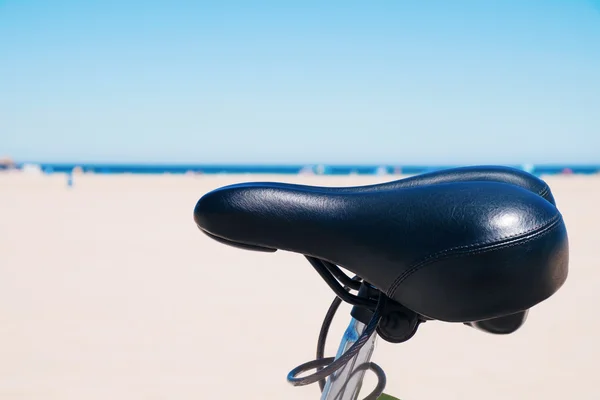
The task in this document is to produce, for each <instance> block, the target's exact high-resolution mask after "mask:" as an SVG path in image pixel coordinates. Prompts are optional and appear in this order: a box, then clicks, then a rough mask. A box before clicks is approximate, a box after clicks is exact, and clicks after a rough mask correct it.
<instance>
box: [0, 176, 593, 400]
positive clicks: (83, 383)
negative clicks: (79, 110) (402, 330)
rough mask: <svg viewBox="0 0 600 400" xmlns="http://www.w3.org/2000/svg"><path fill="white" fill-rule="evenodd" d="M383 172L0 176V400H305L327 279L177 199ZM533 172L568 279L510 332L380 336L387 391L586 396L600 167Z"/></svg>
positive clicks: (429, 395) (428, 330) (446, 329)
mask: <svg viewBox="0 0 600 400" xmlns="http://www.w3.org/2000/svg"><path fill="white" fill-rule="evenodd" d="M389 179H392V178H390V177H364V176H354V177H308V176H304V177H299V176H254V175H248V176H243V175H237V176H167V175H166V176H127V175H123V176H102V175H82V176H76V177H75V186H74V187H73V188H71V189H68V188H67V187H66V178H65V176H63V175H53V176H35V175H24V174H16V173H13V174H7V173H4V174H0V399H44V400H50V399H78V400H81V399H86V400H91V399H102V400H106V399H109V398H110V399H128V400H134V399H217V398H218V399H239V398H248V399H290V400H293V399H318V398H319V391H318V386H317V385H311V386H308V387H302V388H294V387H292V386H291V385H289V384H288V383H287V382H286V380H285V377H286V375H287V373H288V371H289V370H291V369H292V368H294V367H295V366H296V365H298V364H300V363H302V362H305V361H308V360H311V359H313V358H314V352H315V345H316V339H317V334H318V330H319V327H320V324H321V321H322V318H323V315H324V313H325V311H326V309H327V307H328V305H329V303H330V301H331V299H332V297H333V295H332V293H331V291H330V289H329V288H328V287H327V286H326V285H325V283H324V282H323V281H322V280H321V279H320V278H319V277H318V276H317V274H316V273H315V272H314V270H312V268H311V267H310V265H309V264H308V263H307V262H306V261H305V260H304V258H303V257H301V256H299V255H296V254H292V253H285V252H277V253H275V254H266V253H255V252H248V251H243V250H239V249H234V248H230V247H228V246H224V245H222V244H219V243H216V242H214V241H212V240H210V239H209V238H207V237H206V236H204V235H203V234H201V233H200V232H199V231H198V230H197V228H196V226H195V225H194V222H193V219H192V210H193V207H194V205H195V203H196V201H197V199H198V198H199V197H200V196H201V195H202V194H203V193H205V192H207V191H209V190H211V189H213V188H216V187H219V186H221V185H224V184H228V183H232V182H240V181H253V180H283V181H290V182H292V181H293V182H305V183H309V184H319V185H331V186H340V185H355V184H365V183H372V182H376V181H385V180H389ZM545 179H546V180H547V181H548V183H549V184H550V186H551V187H552V190H553V192H554V194H555V197H556V199H557V202H558V205H559V208H560V209H561V211H562V213H563V215H564V218H565V220H566V223H567V228H568V231H569V236H570V243H571V244H570V246H571V258H570V260H571V261H570V268H571V270H570V275H569V278H568V280H567V283H566V284H565V286H563V288H561V290H560V291H559V292H558V293H557V294H556V295H555V296H553V297H552V298H550V299H549V300H547V301H546V302H544V303H542V304H540V305H538V306H536V307H535V308H534V309H533V310H532V311H531V312H530V315H529V319H528V321H527V323H526V325H525V326H524V327H523V328H522V329H521V330H519V331H518V332H517V333H515V334H513V335H510V336H493V335H489V334H485V333H482V332H480V331H476V330H474V329H470V328H468V327H465V326H463V325H460V324H448V323H441V322H428V323H426V324H425V325H423V326H422V327H421V328H420V330H419V332H418V333H417V335H416V336H415V337H414V338H413V339H412V340H411V341H409V342H407V343H404V344H399V345H392V344H389V343H386V342H383V341H381V340H380V341H379V342H378V347H377V350H376V353H375V357H374V361H376V362H377V363H378V364H379V365H381V366H382V367H383V368H384V370H385V371H386V373H387V377H388V386H387V390H386V391H387V392H389V393H391V394H393V395H395V396H397V397H400V398H401V399H403V400H408V399H410V400H417V399H422V400H426V399H427V400H428V399H444V400H450V399H461V400H468V399H482V398H483V399H489V400H493V399H503V400H504V399H513V400H516V399H545V400H551V399H557V400H558V399H560V400H564V399H566V398H569V399H597V398H598V389H597V386H598V376H599V375H598V362H599V361H600V346H598V344H597V341H598V339H597V338H598V337H600V322H599V321H598V316H599V312H598V306H599V305H600V290H598V287H600V270H599V269H598V261H597V258H596V250H597V248H598V247H597V246H598V239H597V232H596V227H597V226H598V225H600V213H599V212H598V205H599V204H600V177H596V176H590V177H584V176H569V177H567V176H560V177H559V176H556V177H545ZM348 311H349V307H348V306H344V307H342V308H341V309H340V313H339V314H338V317H337V318H336V320H335V321H334V327H333V329H332V333H331V336H330V337H331V338H332V339H331V340H330V342H329V345H328V346H329V347H328V353H329V355H332V354H334V352H335V349H336V348H337V345H338V340H339V337H340V334H341V333H342V332H343V330H344V328H345V326H346V324H347V322H348ZM373 382H374V380H373V379H372V378H371V377H369V378H368V379H367V380H366V382H365V392H364V393H363V394H366V390H367V389H370V388H371V387H373V386H372V385H373Z"/></svg>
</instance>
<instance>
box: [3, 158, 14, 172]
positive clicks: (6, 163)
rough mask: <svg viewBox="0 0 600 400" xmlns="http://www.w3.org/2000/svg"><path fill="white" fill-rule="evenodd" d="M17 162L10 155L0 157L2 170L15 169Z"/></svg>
mask: <svg viewBox="0 0 600 400" xmlns="http://www.w3.org/2000/svg"><path fill="white" fill-rule="evenodd" d="M16 167H17V164H16V163H15V161H14V160H13V159H12V158H10V157H0V170H9V169H15V168H16Z"/></svg>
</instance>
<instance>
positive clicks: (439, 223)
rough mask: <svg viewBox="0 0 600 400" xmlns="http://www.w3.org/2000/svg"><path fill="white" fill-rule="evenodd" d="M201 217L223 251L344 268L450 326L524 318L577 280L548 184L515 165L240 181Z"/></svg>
mask: <svg viewBox="0 0 600 400" xmlns="http://www.w3.org/2000/svg"><path fill="white" fill-rule="evenodd" d="M194 220H195V222H196V224H197V226H198V227H199V228H200V230H201V231H202V232H204V233H205V234H207V235H208V236H210V237H211V238H213V239H215V240H218V241H220V242H222V243H226V244H229V245H232V246H236V247H241V248H246V249H253V250H262V251H276V250H278V249H280V250H285V251H291V252H296V253H301V254H304V255H309V256H312V257H315V258H319V259H323V260H326V261H329V262H331V263H334V264H337V265H340V266H342V267H343V268H345V269H347V270H349V271H352V272H353V273H355V274H356V275H358V276H360V277H362V278H363V279H364V280H365V281H367V282H369V283H370V284H372V285H373V286H375V287H376V288H377V289H379V290H380V291H382V292H383V293H385V294H386V295H387V296H388V297H389V298H390V299H392V300H395V301H396V302H398V303H400V304H402V305H403V306H405V307H407V308H409V309H411V310H412V311H414V312H416V313H417V314H420V315H422V316H424V317H426V318H431V319H436V320H441V321H447V322H473V321H482V320H490V319H494V318H504V317H507V316H511V315H514V314H516V313H522V312H524V310H528V309H529V308H531V307H532V306H534V305H536V304H538V303H540V302H541V301H543V300H545V299H546V298H548V297H550V296H551V295H552V294H554V293H555V292H556V291H557V290H558V289H559V288H560V287H561V286H562V284H563V283H564V282H565V280H566V277H567V274H568V238H567V232H566V228H565V224H564V221H563V219H562V216H561V214H560V212H559V211H558V209H557V208H556V207H555V204H554V198H553V196H552V194H551V192H550V190H549V188H548V186H547V185H546V183H545V182H543V181H542V180H540V179H538V178H536V177H535V176H533V175H530V174H528V173H526V172H523V171H520V170H517V169H513V168H507V167H494V166H489V167H465V168H455V169H448V170H443V171H438V172H433V173H428V174H423V175H418V176H414V177H410V178H406V179H401V180H397V181H394V182H388V183H383V184H377V185H368V186H359V187H341V188H331V187H329V188H325V187H316V186H304V185H296V184H283V183H268V182H255V183H243V184H234V185H229V186H225V187H222V188H219V189H216V190H214V191H211V192H209V193H207V194H205V195H204V196H202V197H201V198H200V200H199V201H198V203H197V204H196V207H195V210H194Z"/></svg>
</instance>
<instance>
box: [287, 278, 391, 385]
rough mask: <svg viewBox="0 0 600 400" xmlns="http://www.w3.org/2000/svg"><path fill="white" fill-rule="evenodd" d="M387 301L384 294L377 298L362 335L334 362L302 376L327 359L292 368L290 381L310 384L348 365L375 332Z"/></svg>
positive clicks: (296, 383)
mask: <svg viewBox="0 0 600 400" xmlns="http://www.w3.org/2000/svg"><path fill="white" fill-rule="evenodd" d="M342 290H344V289H342ZM386 302H387V298H386V297H385V296H384V295H383V294H379V299H378V300H377V306H376V307H375V312H374V313H373V316H372V317H371V320H370V321H369V323H368V324H367V326H366V327H365V330H364V331H363V333H362V334H361V335H360V337H359V338H358V340H357V341H356V342H355V343H354V344H353V345H352V346H350V349H348V350H347V351H346V352H345V353H344V354H342V355H341V356H340V357H339V358H337V359H335V360H334V361H333V362H331V363H330V364H328V365H327V366H326V367H324V368H323V369H320V370H318V371H317V372H315V373H314V374H311V375H308V376H305V377H302V378H298V377H297V375H299V374H301V373H303V372H306V371H310V370H311V369H314V368H318V367H322V366H323V363H324V360H325V359H321V360H314V361H310V362H308V363H304V364H302V365H299V366H298V367H296V368H294V369H293V370H291V371H290V373H289V374H288V376H287V380H288V382H290V383H291V384H292V385H294V386H305V385H310V384H311V383H315V382H318V381H319V380H321V379H324V378H326V377H328V376H329V375H331V374H333V373H334V372H335V371H337V370H338V369H340V368H341V367H343V366H344V365H346V363H347V362H348V361H350V360H351V359H352V358H353V357H354V356H355V355H356V354H357V353H358V352H359V351H360V349H361V348H362V347H363V346H364V345H365V343H366V342H367V341H368V340H369V338H370V337H371V335H373V334H375V330H376V328H377V324H378V323H379V320H380V319H381V311H382V310H383V308H384V307H385V304H386Z"/></svg>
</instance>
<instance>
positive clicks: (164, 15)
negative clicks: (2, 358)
mask: <svg viewBox="0 0 600 400" xmlns="http://www.w3.org/2000/svg"><path fill="white" fill-rule="evenodd" d="M2 154H8V155H12V156H13V157H14V158H16V159H18V160H38V161H78V162H80V161H103V162H184V163H188V162H199V163H214V162H223V163H238V162H239V163H303V162H307V163H312V162H329V163H380V162H381V163H383V162H390V163H405V164H411V163H412V164H414V163H434V164H435V163H439V164H447V163H458V164H469V163H470V164H473V163H524V162H534V163H563V162H567V163H573V162H578V163H600V1H599V0H563V1H558V0H537V1H534V0H505V1H502V2H500V1H481V0H472V1H448V0H412V1H408V0H407V1H400V0H395V1H391V0H389V1H352V0H345V1H327V2H326V1H312V0H304V1H292V0H289V1H227V0H219V1H213V2H210V3H209V2H203V1H144V2H141V1H140V2H138V1H95V2H93V1H89V2H84V1H60V0H55V1H49V0H46V1H42V0H8V1H6V0H4V1H3V0H0V155H2Z"/></svg>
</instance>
